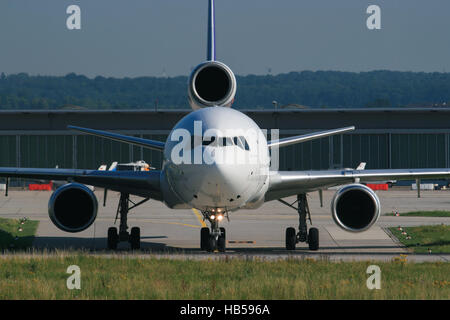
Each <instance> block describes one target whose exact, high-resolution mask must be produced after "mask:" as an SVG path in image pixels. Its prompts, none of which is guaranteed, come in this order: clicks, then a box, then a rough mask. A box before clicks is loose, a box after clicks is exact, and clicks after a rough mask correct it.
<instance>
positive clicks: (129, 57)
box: [0, 0, 450, 77]
mask: <svg viewBox="0 0 450 320" xmlns="http://www.w3.org/2000/svg"><path fill="white" fill-rule="evenodd" d="M207 2H208V1H207V0H129V1H124V0H1V1H0V41H1V45H0V72H5V73H6V74H12V73H19V72H27V73H29V74H32V75H37V74H40V75H65V74H68V73H71V72H75V73H77V74H83V75H86V76H88V77H95V76H99V75H100V76H105V77H138V76H170V77H172V76H179V75H188V74H189V73H190V71H191V70H192V69H193V68H194V67H195V66H196V65H198V64H199V63H201V62H202V61H204V60H205V59H206V29H207ZM70 5H78V6H79V7H80V9H81V30H69V29H68V28H67V26H66V20H67V18H68V17H69V14H67V13H66V10H67V8H68V7H69V6H70ZM369 5H378V6H379V7H380V9H381V29H379V30H369V29H368V28H367V25H366V20H367V19H368V18H369V16H370V14H367V13H366V10H367V8H368V7H369ZM449 15H450V1H448V0H427V1H424V0H370V1H368V0H216V25H217V32H216V38H217V59H218V60H220V61H222V62H224V63H226V64H227V65H229V66H230V67H231V68H232V70H233V71H234V72H235V73H236V74H237V75H248V74H257V75H260V74H268V73H270V74H279V73H287V72H291V71H303V70H312V71H316V70H339V71H354V72H361V71H370V70H381V69H383V70H397V71H424V72H448V71H450V39H449V38H450V37H449V31H450V24H449V23H448V20H449Z"/></svg>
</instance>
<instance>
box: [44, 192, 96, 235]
mask: <svg viewBox="0 0 450 320" xmlns="http://www.w3.org/2000/svg"><path fill="white" fill-rule="evenodd" d="M97 210H98V202H97V198H96V196H95V195H94V193H93V192H92V191H91V190H90V189H89V188H88V187H86V186H85V185H82V184H79V183H69V184H66V185H64V186H62V187H60V188H58V189H57V190H56V191H55V192H54V193H53V194H52V196H51V197H50V201H49V203H48V214H49V216H50V220H52V222H53V223H54V224H55V226H57V227H58V228H59V229H61V230H63V231H67V232H81V231H83V230H86V229H87V228H89V226H90V225H91V224H92V223H93V222H94V221H95V218H96V217H97Z"/></svg>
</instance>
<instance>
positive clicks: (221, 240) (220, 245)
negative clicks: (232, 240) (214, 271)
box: [217, 228, 227, 252]
mask: <svg viewBox="0 0 450 320" xmlns="http://www.w3.org/2000/svg"><path fill="white" fill-rule="evenodd" d="M226 243H227V241H226V233H225V228H220V236H219V239H218V240H217V249H218V250H219V252H225V249H226Z"/></svg>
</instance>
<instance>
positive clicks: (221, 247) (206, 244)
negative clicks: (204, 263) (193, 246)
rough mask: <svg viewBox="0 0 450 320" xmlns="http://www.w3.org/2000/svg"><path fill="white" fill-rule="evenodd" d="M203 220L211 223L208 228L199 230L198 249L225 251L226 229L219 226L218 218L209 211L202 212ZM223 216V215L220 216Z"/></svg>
mask: <svg viewBox="0 0 450 320" xmlns="http://www.w3.org/2000/svg"><path fill="white" fill-rule="evenodd" d="M203 216H204V218H205V220H208V221H209V222H210V224H211V230H210V229H209V228H206V227H205V228H202V229H201V230H200V249H201V250H205V251H208V252H214V251H219V252H225V250H226V231H225V228H223V227H220V228H219V219H217V217H216V216H214V215H213V214H210V213H209V212H203ZM222 217H223V216H222Z"/></svg>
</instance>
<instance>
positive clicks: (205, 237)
mask: <svg viewBox="0 0 450 320" xmlns="http://www.w3.org/2000/svg"><path fill="white" fill-rule="evenodd" d="M208 248H209V228H202V229H201V230H200V249H201V250H206V251H208Z"/></svg>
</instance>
